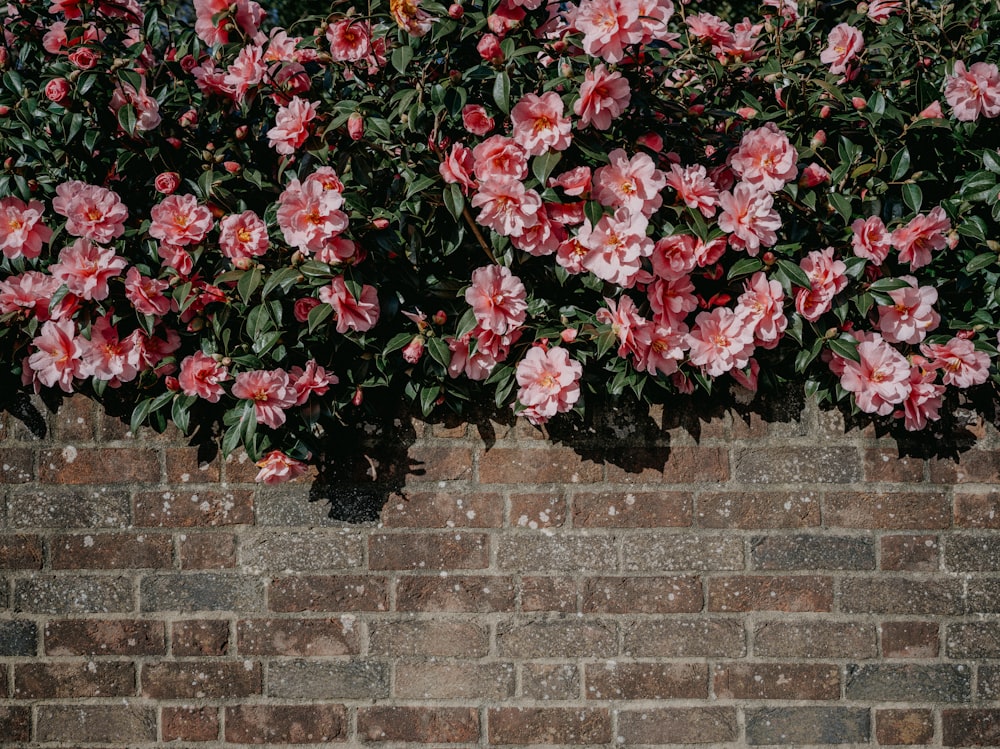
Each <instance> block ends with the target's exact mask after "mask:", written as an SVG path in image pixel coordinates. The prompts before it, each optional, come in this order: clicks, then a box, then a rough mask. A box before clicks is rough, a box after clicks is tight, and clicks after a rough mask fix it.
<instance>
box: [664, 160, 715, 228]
mask: <svg viewBox="0 0 1000 749" xmlns="http://www.w3.org/2000/svg"><path fill="white" fill-rule="evenodd" d="M666 180H667V184H668V185H670V186H671V187H672V188H674V189H675V190H676V191H677V197H679V198H680V199H681V200H683V201H684V204H685V205H686V206H687V207H688V208H692V209H695V210H698V211H701V215H703V216H704V217H705V218H711V217H712V216H714V215H715V211H716V206H718V205H719V188H717V187H716V186H715V183H714V182H712V180H710V179H709V178H708V173H707V172H706V171H705V167H703V166H702V165H701V164H695V165H693V166H688V167H681V166H680V165H679V164H671V165H670V174H668V175H667V176H666Z"/></svg>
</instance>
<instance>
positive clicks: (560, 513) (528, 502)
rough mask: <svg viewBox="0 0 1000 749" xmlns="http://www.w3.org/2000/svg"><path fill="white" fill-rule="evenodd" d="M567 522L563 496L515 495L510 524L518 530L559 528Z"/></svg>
mask: <svg viewBox="0 0 1000 749" xmlns="http://www.w3.org/2000/svg"><path fill="white" fill-rule="evenodd" d="M565 522H566V498H565V497H563V496H562V495H561V494H514V495H511V498H510V518H509V523H510V524H511V525H512V526H516V527H518V528H531V529H537V528H558V527H561V526H562V525H563V524H564V523H565Z"/></svg>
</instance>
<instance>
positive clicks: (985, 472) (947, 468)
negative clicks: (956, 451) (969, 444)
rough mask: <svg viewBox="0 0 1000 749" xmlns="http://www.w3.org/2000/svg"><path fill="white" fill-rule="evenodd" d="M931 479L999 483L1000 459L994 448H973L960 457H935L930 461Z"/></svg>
mask: <svg viewBox="0 0 1000 749" xmlns="http://www.w3.org/2000/svg"><path fill="white" fill-rule="evenodd" d="M930 471H931V472H930V476H931V481H933V482H934V483H936V484H966V483H975V484H998V483H1000V461H998V460H997V455H996V453H995V452H994V451H992V450H977V449H972V450H968V451H966V452H963V453H961V454H960V455H959V456H958V458H955V459H953V458H934V459H932V460H931V461H930Z"/></svg>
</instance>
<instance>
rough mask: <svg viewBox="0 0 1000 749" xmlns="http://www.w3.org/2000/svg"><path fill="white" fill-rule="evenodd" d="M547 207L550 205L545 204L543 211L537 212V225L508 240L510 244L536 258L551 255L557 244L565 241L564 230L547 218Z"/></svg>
mask: <svg viewBox="0 0 1000 749" xmlns="http://www.w3.org/2000/svg"><path fill="white" fill-rule="evenodd" d="M549 205H551V204H546V206H544V208H543V210H541V211H539V213H538V223H537V224H535V225H534V226H529V227H527V228H526V229H525V230H524V231H523V232H521V233H520V234H519V235H517V236H514V237H511V238H510V242H511V244H513V245H514V246H515V247H517V249H519V250H523V251H524V252H527V253H528V254H529V255H535V256H536V257H542V256H544V255H551V254H552V253H553V252H555V251H556V250H558V249H559V244H560V243H561V242H562V241H563V240H565V239H566V229H565V228H564V227H563V226H562V224H560V223H558V222H556V221H553V220H552V219H551V218H550V217H549V213H548V210H547V209H548V206H549Z"/></svg>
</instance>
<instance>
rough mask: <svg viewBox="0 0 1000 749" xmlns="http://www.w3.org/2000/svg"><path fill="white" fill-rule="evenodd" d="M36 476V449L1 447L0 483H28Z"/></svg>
mask: <svg viewBox="0 0 1000 749" xmlns="http://www.w3.org/2000/svg"><path fill="white" fill-rule="evenodd" d="M34 477H35V456H34V450H32V449H31V448H28V447H3V448H0V484H7V485H11V484H26V483H28V482H29V481H32V480H33V479H34Z"/></svg>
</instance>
